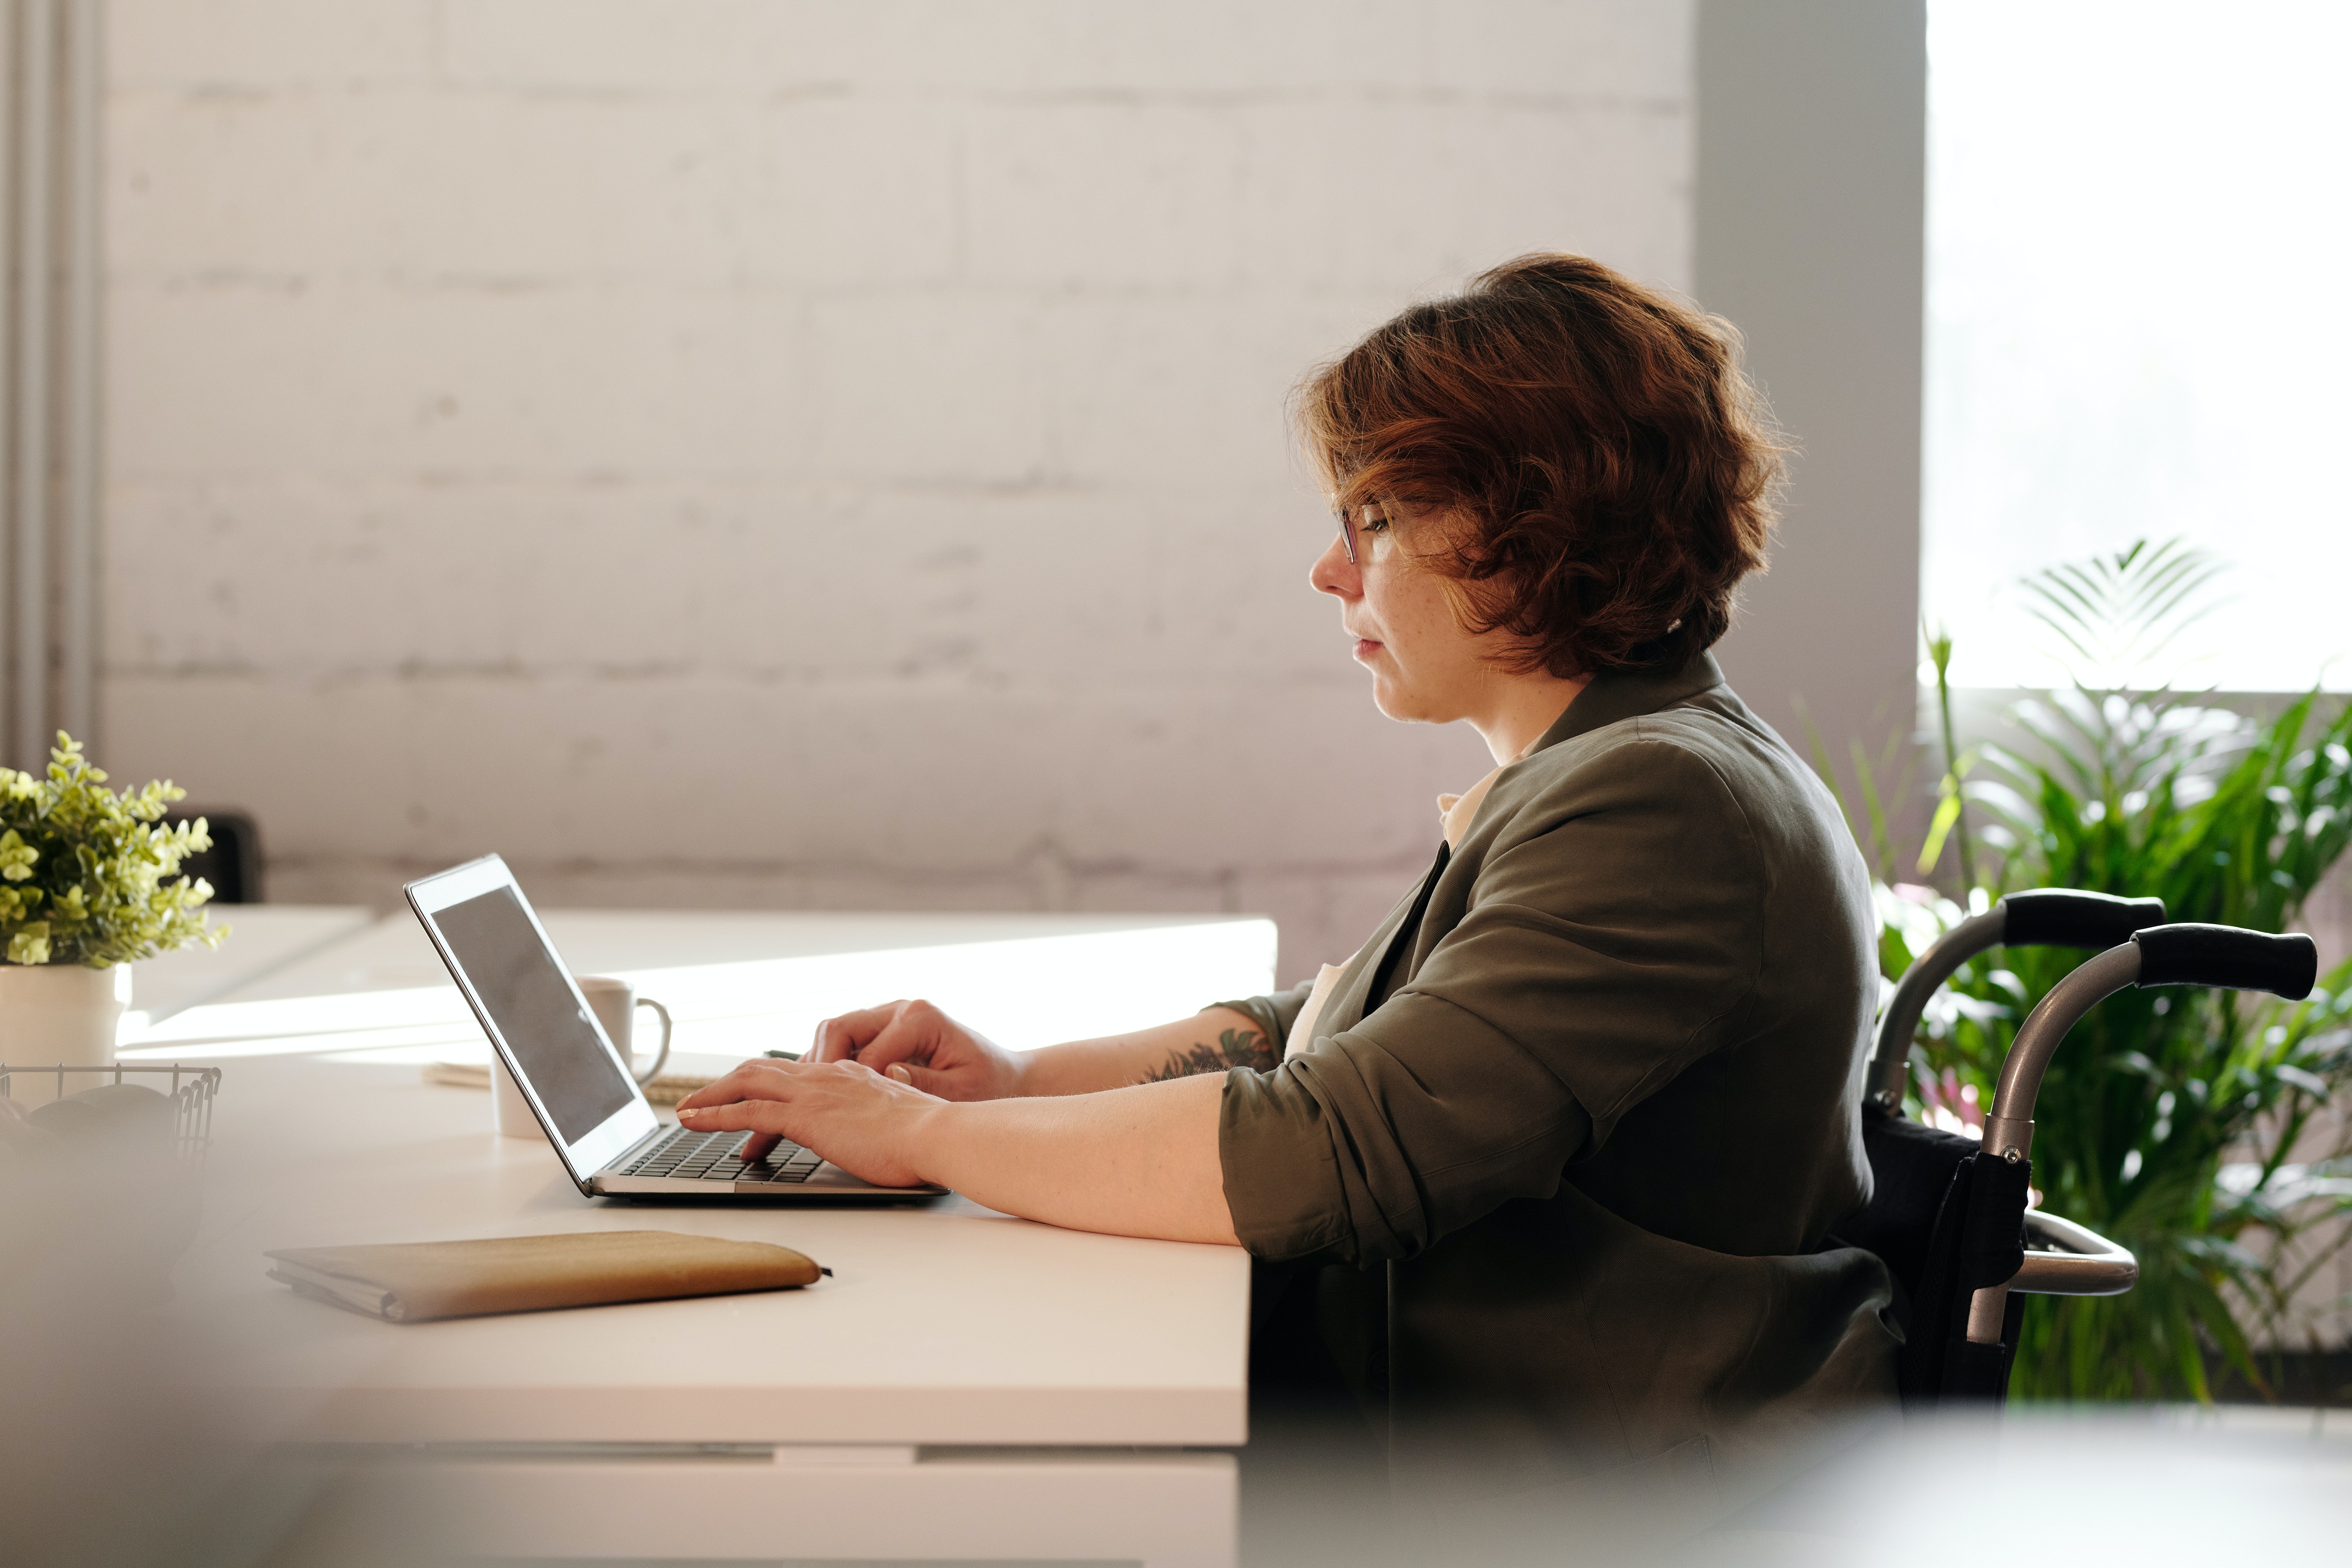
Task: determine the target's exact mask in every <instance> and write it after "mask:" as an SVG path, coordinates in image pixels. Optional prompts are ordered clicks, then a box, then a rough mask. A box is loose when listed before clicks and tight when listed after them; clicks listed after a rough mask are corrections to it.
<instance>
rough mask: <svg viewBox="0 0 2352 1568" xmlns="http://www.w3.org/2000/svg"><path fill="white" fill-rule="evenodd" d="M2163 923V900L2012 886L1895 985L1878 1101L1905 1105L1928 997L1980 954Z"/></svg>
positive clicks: (2096, 944)
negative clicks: (1905, 1086) (1913, 1051)
mask: <svg viewBox="0 0 2352 1568" xmlns="http://www.w3.org/2000/svg"><path fill="white" fill-rule="evenodd" d="M2163 923H2164V900H2162V899H2119V898H2116V896H2114V895H2113V894H2111V893H2086V892H2084V891H2082V890H2080V889H2074V888H2037V889H2032V891H2029V892H2017V893H2011V894H2010V895H2008V896H2007V897H2006V898H2004V899H2002V900H2000V902H1999V903H1997V904H1995V905H1993V907H1992V908H1990V909H1989V910H1986V911H1985V912H1984V913H1982V914H1980V915H1971V916H1969V918H1968V919H1967V920H1964V921H1961V922H1960V923H1959V924H1958V925H1956V926H1954V927H1953V928H1952V929H1951V930H1950V931H1946V932H1945V933H1944V935H1943V938H1942V940H1940V941H1938V942H1937V943H1936V944H1935V945H1934V946H1932V947H1930V948H1928V949H1927V952H1923V953H1921V954H1920V955H1919V956H1918V957H1917V958H1916V959H1914V960H1913V961H1912V963H1911V967H1910V968H1909V969H1907V970H1906V971H1905V972H1904V974H1903V978H1902V980H1901V981H1900V982H1898V983H1897V984H1896V985H1895V994H1894V996H1893V997H1892V998H1891V999H1890V1000H1889V1001H1888V1002H1887V1004H1886V1012H1885V1016H1884V1017H1882V1018H1881V1019H1880V1020H1879V1026H1878V1051H1877V1054H1876V1055H1875V1056H1874V1058H1872V1060H1871V1064H1870V1079H1869V1082H1870V1090H1871V1096H1870V1098H1871V1100H1872V1101H1873V1102H1874V1103H1875V1104H1876V1105H1877V1106H1878V1107H1879V1108H1880V1109H1881V1110H1888V1111H1899V1110H1901V1109H1902V1107H1903V1079H1904V1072H1905V1069H1906V1068H1907V1067H1908V1066H1909V1065H1910V1060H1911V1037H1912V1036H1913V1035H1914V1034H1916V1033H1917V1032H1918V1028H1919V1018H1920V1016H1921V1015H1922V1014H1924V1013H1925V1012H1927V998H1929V997H1930V996H1933V995H1934V994H1936V991H1937V987H1938V986H1940V985H1942V984H1944V982H1945V981H1947V980H1949V979H1950V978H1951V977H1952V975H1953V973H1955V972H1956V971H1958V968H1959V967H1960V965H1961V964H1963V963H1967V962H1968V961H1969V959H1971V958H1974V957H1975V956H1976V955H1977V954H1978V953H1980V952H1984V951H1985V950H1986V949H1987V948H1993V947H2000V946H2003V945H2007V946H2010V947H2093V948H2111V947H2115V946H2116V945H2117V944H2119V943H2121V942H2128V941H2130V940H2131V936H2132V933H2133V932H2135V931H2139V930H2141V929H2143V928H2144V927H2147V926H2154V925H2162V924H2163Z"/></svg>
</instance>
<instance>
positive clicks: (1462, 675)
mask: <svg viewBox="0 0 2352 1568" xmlns="http://www.w3.org/2000/svg"><path fill="white" fill-rule="evenodd" d="M1437 526H1439V523H1438V521H1437V519H1436V518H1435V517H1433V516H1432V515H1429V514H1414V513H1411V512H1406V511H1403V510H1401V509H1399V508H1396V507H1379V506H1368V507H1364V508H1362V509H1360V510H1359V511H1358V512H1357V514H1356V555H1357V559H1356V560H1355V561H1354V562H1352V563H1351V562H1349V559H1348V550H1347V546H1346V544H1345V543H1344V542H1342V540H1341V538H1340V536H1339V534H1338V533H1337V532H1336V531H1335V532H1334V533H1333V535H1332V538H1331V543H1330V545H1329V547H1328V548H1327V549H1326V550H1325V551H1324V552H1323V553H1322V554H1321V555H1320V556H1319V557H1318V558H1317V560H1316V563H1315V567H1314V570H1312V571H1311V572H1309V573H1308V574H1307V582H1309V583H1311V584H1314V586H1315V587H1316V589H1317V590H1318V592H1321V593H1325V594H1328V595H1331V596H1332V597H1333V598H1335V599H1337V600H1339V625H1340V627H1341V629H1343V630H1344V631H1346V632H1347V634H1348V635H1349V637H1353V638H1354V639H1355V657H1356V662H1357V663H1359V664H1360V665H1362V666H1363V667H1364V668H1366V669H1369V670H1370V671H1371V672H1372V700H1373V701H1374V702H1375V703H1377V704H1378V705H1379V707H1380V710H1381V712H1383V713H1385V714H1387V715H1388V716H1389V717H1390V718H1391V719H1405V720H1417V721H1421V722H1423V723H1429V724H1450V723H1452V722H1454V721H1455V720H1457V719H1474V720H1475V719H1476V718H1478V717H1480V716H1481V715H1482V714H1483V713H1484V712H1485V710H1486V708H1487V707H1488V706H1490V705H1491V703H1492V701H1493V699H1494V696H1495V689H1496V683H1497V681H1498V680H1507V679H1508V678H1507V676H1504V675H1503V674H1502V672H1501V671H1500V670H1499V669H1497V668H1496V666H1495V664H1494V663H1493V662H1492V660H1493V656H1494V655H1495V654H1496V653H1497V652H1500V651H1502V650H1501V648H1500V647H1499V646H1497V637H1498V634H1494V633H1489V634H1487V635H1486V636H1485V637H1472V636H1471V635H1470V634H1469V633H1468V632H1466V631H1465V630H1463V629H1462V626H1461V624H1460V623H1459V622H1458V621H1456V620H1455V619H1454V607H1453V605H1450V604H1448V603H1447V602H1446V598H1445V585H1444V581H1443V580H1442V579H1441V578H1440V577H1439V576H1438V575H1437V574H1436V573H1434V572H1433V571H1430V570H1429V569H1428V568H1426V567H1424V566H1422V565H1419V564H1417V563H1415V562H1414V560H1413V557H1414V556H1416V555H1420V554H1425V553H1427V552H1429V551H1430V550H1431V549H1433V547H1434V546H1435V545H1436V544H1437V543H1438V541H1437V540H1436V539H1435V538H1433V537H1432V530H1433V529H1434V528H1436V527H1437Z"/></svg>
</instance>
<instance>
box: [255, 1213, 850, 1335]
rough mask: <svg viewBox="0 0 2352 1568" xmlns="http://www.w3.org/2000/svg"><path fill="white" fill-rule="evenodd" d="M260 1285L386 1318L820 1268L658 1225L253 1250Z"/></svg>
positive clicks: (764, 1284) (520, 1306) (671, 1292)
mask: <svg viewBox="0 0 2352 1568" xmlns="http://www.w3.org/2000/svg"><path fill="white" fill-rule="evenodd" d="M263 1256H264V1257H266V1258H269V1259H271V1260H272V1262H273V1263H274V1264H275V1265H276V1267H274V1268H271V1269H270V1270H269V1277H270V1278H271V1279H278V1280H283V1281H284V1282H285V1283H287V1284H289V1285H291V1286H292V1287H294V1289H296V1290H298V1291H299V1292H300V1293H301V1294H303V1295H305V1296H310V1297H313V1298H315V1299H317V1300H322V1301H329V1302H332V1303H333V1304H334V1305H336V1306H338V1307H346V1308H349V1309H350V1310H352V1311H355V1312H366V1313H370V1314H372V1315H373V1316H376V1317H380V1318H388V1319H390V1320H391V1321H394V1322H395V1323H421V1322H426V1321H431V1320H433V1319H436V1318H470V1317H478V1316H480V1315H482V1314H484V1313H489V1312H536V1311H541V1310H545V1309H547V1308H550V1307H600V1306H605V1305H609V1304H610V1303H613V1302H615V1301H656V1300H664V1299H666V1298H668V1297H675V1296H727V1295H733V1294H737V1293H740V1292H742V1291H746V1290H788V1289H795V1288H797V1287H799V1286H803V1285H809V1284H814V1282H815V1280H816V1278H817V1276H819V1275H820V1274H825V1273H829V1272H831V1270H829V1269H824V1268H818V1267H817V1266H816V1265H815V1264H814V1263H813V1262H811V1261H810V1260H809V1259H808V1258H804V1257H803V1256H802V1255H801V1254H799V1253H797V1252H794V1251H793V1249H792V1248H791V1247H772V1246H770V1245H768V1244H767V1243H766V1242H761V1241H722V1240H719V1239H718V1238H717V1237H707V1236H682V1235H679V1234H678V1233H677V1232H675V1231H667V1230H598V1231H583V1232H580V1233H578V1234H575V1235H571V1236H502V1237H488V1238H486V1239H484V1240H480V1241H411V1242H394V1243H390V1244H386V1245H380V1246H374V1247H288V1248H286V1249H284V1250H282V1251H278V1252H268V1253H264V1254H263Z"/></svg>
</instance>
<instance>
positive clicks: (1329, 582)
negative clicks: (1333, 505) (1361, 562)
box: [1307, 532, 1364, 599]
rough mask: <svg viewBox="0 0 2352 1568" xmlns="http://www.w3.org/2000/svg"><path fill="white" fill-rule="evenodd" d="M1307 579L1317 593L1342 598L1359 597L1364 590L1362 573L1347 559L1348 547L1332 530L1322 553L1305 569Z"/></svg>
mask: <svg viewBox="0 0 2352 1568" xmlns="http://www.w3.org/2000/svg"><path fill="white" fill-rule="evenodd" d="M1307 584H1308V585H1309V586H1311V587H1312V588H1314V589H1315V591H1316V592H1317V593H1318V594H1330V595H1336V596H1337V597H1339V598H1342V599H1353V598H1358V597H1360V596H1361V595H1362V594H1363V592H1364V579H1363V574H1361V573H1360V572H1358V571H1357V570H1356V563H1354V562H1352V561H1350V560H1349V559H1348V547H1347V545H1346V544H1345V543H1344V542H1341V540H1340V538H1339V534H1338V533H1337V532H1334V533H1333V534H1332V535H1331V542H1330V543H1329V544H1328V545H1326V546H1324V549H1323V553H1322V554H1320V555H1318V556H1317V557H1316V558H1315V564H1314V565H1313V566H1312V567H1310V568H1308V569H1307Z"/></svg>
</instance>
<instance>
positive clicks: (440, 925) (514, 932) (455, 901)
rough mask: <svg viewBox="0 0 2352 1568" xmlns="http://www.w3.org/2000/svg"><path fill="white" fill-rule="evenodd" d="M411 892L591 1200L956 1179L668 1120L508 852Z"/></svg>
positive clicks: (869, 1189)
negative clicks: (848, 1166) (879, 1172)
mask: <svg viewBox="0 0 2352 1568" xmlns="http://www.w3.org/2000/svg"><path fill="white" fill-rule="evenodd" d="M404 891H405V892H406V893H407V894H408V906H409V908H411V909H413V910H415V911H416V918H417V919H418V920H420V921H423V922H424V923H425V935H427V936H429V937H431V938H432V939H433V946H434V949H435V950H436V952H439V953H440V954H441V962H442V963H446V964H447V965H448V966H449V975H450V978H451V979H453V980H455V981H457V989H458V990H459V991H461V992H463V993H464V994H465V997H466V1004H467V1006H469V1007H471V1008H473V1010H474V1016H475V1017H477V1018H478V1019H479V1020H481V1025H482V1032H483V1033H484V1034H486V1035H488V1037H490V1048H491V1049H492V1050H494V1051H496V1052H498V1054H499V1059H500V1060H501V1061H503V1062H505V1063H506V1066H507V1070H508V1071H509V1072H511V1073H512V1074H514V1080H515V1082H516V1083H517V1084H518V1085H520V1088H521V1089H522V1095H523V1098H524V1099H525V1100H529V1101H530V1110H531V1114H532V1115H534V1116H536V1117H538V1118H539V1124H540V1126H541V1128H542V1129H544V1130H545V1131H546V1133H547V1141H548V1142H551V1143H552V1144H554V1145H555V1152H557V1153H558V1154H559V1155H561V1156H562V1159H563V1167H564V1169H565V1170H566V1171H568V1172H570V1173H571V1175H572V1181H573V1183H574V1184H577V1185H578V1186H579V1188H580V1190H581V1191H582V1192H583V1193H585V1194H588V1195H590V1196H591V1197H648V1198H654V1197H663V1198H677V1197H689V1198H721V1199H742V1198H751V1199H760V1200H767V1201H772V1200H775V1199H778V1198H785V1199H802V1200H806V1199H814V1198H825V1199H860V1198H862V1199H869V1200H875V1201H881V1202H905V1201H906V1200H908V1199H909V1198H922V1197H931V1196H935V1195H937V1194H940V1193H942V1192H945V1191H946V1190H947V1189H945V1188H944V1187H930V1186H924V1187H880V1186H876V1185H875V1184H873V1183H871V1182H865V1181H860V1180H859V1179H858V1178H857V1177H856V1176H853V1175H851V1174H850V1173H848V1172H846V1171H845V1170H843V1169H841V1167H839V1166H838V1165H835V1164H833V1163H831V1162H829V1161H827V1160H825V1159H824V1158H823V1157H821V1156H820V1155H818V1154H817V1153H816V1152H814V1151H812V1150H807V1149H803V1148H802V1147H800V1146H799V1145H798V1144H796V1143H793V1142H789V1141H787V1142H780V1143H778V1144H777V1145H776V1146H775V1148H774V1149H773V1150H772V1151H771V1152H769V1153H768V1154H767V1155H766V1156H765V1157H764V1158H762V1159H761V1160H760V1161H758V1162H757V1163H746V1162H745V1161H743V1160H741V1159H740V1158H739V1157H738V1155H737V1151H738V1150H740V1148H742V1146H743V1144H744V1142H745V1141H746V1140H747V1139H748V1138H750V1136H751V1134H750V1133H748V1132H690V1131H687V1130H686V1129H684V1128H681V1127H676V1126H665V1125H664V1124H663V1123H662V1121H661V1120H660V1119H659V1118H658V1117H656V1115H655V1114H654V1108H653V1107H652V1106H651V1105H650V1104H648V1103H646V1096H645V1091H644V1090H643V1089H639V1088H638V1087H637V1082H636V1079H635V1078H633V1077H631V1076H630V1073H629V1069H628V1064H627V1063H625V1062H624V1061H623V1060H622V1059H621V1053H620V1052H619V1051H618V1050H616V1049H614V1046H613V1042H612V1041H611V1039H609V1038H608V1037H606V1036H605V1034H604V1026H603V1025H601V1024H599V1023H598V1022H597V1021H596V1015H595V1012H594V1010H593V1009H592V1008H591V1007H590V1006H589V1005H588V999H587V998H586V997H585V996H583V995H582V994H580V987H579V986H578V985H577V984H574V983H573V981H572V971H571V970H569V969H568V968H566V967H565V966H564V963H563V961H562V959H561V958H558V957H557V956H556V953H555V944H554V943H552V942H549V941H548V940H547V930H546V928H545V927H544V926H541V924H540V923H539V916H538V914H537V913H536V912H535V911H533V910H532V909H531V907H530V900H528V899H526V898H524V897H523V896H522V889H520V887H518V886H516V885H515V879H514V873H513V872H512V871H510V870H509V869H508V868H507V863H506V862H505V861H504V860H501V859H500V858H499V857H497V856H496V855H486V856H484V857H483V858H480V859H479V860H469V861H467V863H466V864H464V865H463V866H457V867H453V868H450V869H449V870H446V871H443V872H440V873H438V874H436V875H435V876H431V877H424V878H420V879H417V880H416V881H414V882H411V883H409V884H408V885H407V887H406V889H404Z"/></svg>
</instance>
